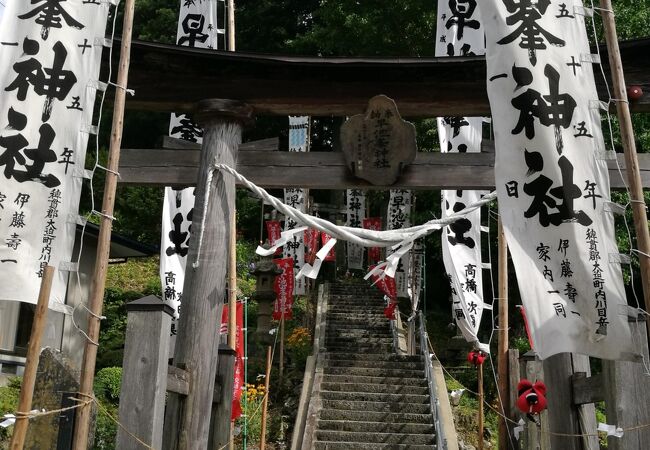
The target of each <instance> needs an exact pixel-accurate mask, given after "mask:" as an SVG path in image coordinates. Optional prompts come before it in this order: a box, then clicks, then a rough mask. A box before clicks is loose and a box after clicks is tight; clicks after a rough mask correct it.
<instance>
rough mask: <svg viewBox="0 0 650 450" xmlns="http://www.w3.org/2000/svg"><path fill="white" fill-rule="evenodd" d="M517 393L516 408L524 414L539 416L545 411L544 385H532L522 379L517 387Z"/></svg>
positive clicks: (539, 383)
mask: <svg viewBox="0 0 650 450" xmlns="http://www.w3.org/2000/svg"><path fill="white" fill-rule="evenodd" d="M517 393H518V395H519V397H518V398H517V408H519V410H520V411H521V412H523V413H524V414H529V415H533V414H539V413H540V412H542V411H544V410H545V409H546V406H547V402H546V385H545V384H544V383H542V382H541V381H536V382H535V383H534V384H533V383H531V382H530V381H528V380H527V379H525V378H524V379H523V380H521V381H520V382H519V384H518V385H517Z"/></svg>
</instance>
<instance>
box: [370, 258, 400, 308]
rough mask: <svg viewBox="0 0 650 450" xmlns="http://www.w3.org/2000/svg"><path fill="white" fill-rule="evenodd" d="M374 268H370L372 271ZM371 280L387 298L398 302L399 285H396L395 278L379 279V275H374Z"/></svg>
mask: <svg viewBox="0 0 650 450" xmlns="http://www.w3.org/2000/svg"><path fill="white" fill-rule="evenodd" d="M374 268H375V266H370V270H373V269H374ZM371 280H372V282H373V284H374V285H375V286H377V287H378V288H379V290H380V291H381V292H383V293H384V295H385V296H387V297H388V298H390V299H391V300H392V301H394V302H395V301H397V285H396V284H395V278H392V277H388V276H387V277H384V278H379V275H372V277H371Z"/></svg>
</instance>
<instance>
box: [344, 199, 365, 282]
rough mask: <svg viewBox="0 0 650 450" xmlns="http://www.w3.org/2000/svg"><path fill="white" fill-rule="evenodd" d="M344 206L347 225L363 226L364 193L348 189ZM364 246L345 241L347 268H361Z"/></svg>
mask: <svg viewBox="0 0 650 450" xmlns="http://www.w3.org/2000/svg"><path fill="white" fill-rule="evenodd" d="M346 197H347V201H346V208H347V222H346V225H347V226H348V227H355V228H363V219H365V218H366V193H365V192H364V191H362V190H361V189H348V190H347V191H346ZM364 250H365V249H364V247H363V246H362V245H359V244H354V243H352V242H348V243H347V253H348V269H363V252H364Z"/></svg>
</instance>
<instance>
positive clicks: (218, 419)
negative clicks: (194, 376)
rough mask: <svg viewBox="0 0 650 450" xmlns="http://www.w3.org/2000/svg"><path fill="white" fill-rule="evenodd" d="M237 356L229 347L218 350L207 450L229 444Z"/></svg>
mask: <svg viewBox="0 0 650 450" xmlns="http://www.w3.org/2000/svg"><path fill="white" fill-rule="evenodd" d="M236 358H237V354H236V353H235V350H233V349H231V348H230V346H227V345H226V346H223V345H222V346H221V347H220V348H219V364H218V365H217V377H216V379H215V386H214V397H213V399H212V419H211V420H212V422H211V424H210V446H209V447H208V449H209V450H223V449H224V448H225V446H226V445H229V443H230V429H231V423H232V422H231V420H230V417H231V416H232V399H233V397H232V393H233V386H234V382H235V377H234V374H235V360H236Z"/></svg>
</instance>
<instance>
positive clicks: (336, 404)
mask: <svg viewBox="0 0 650 450" xmlns="http://www.w3.org/2000/svg"><path fill="white" fill-rule="evenodd" d="M322 406H323V409H346V410H348V411H374V412H389V413H412V414H429V413H430V412H431V406H430V405H429V403H390V402H363V401H355V400H326V399H323V400H322Z"/></svg>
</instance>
